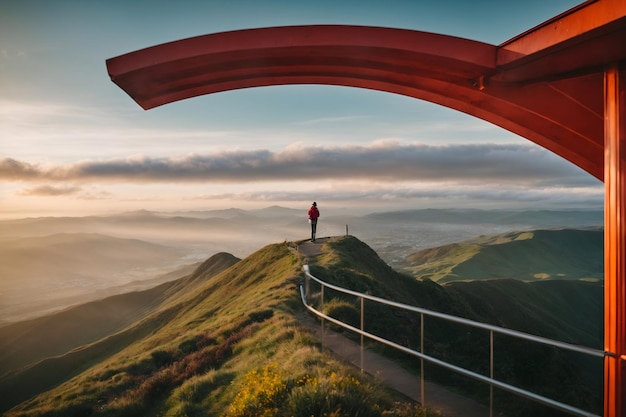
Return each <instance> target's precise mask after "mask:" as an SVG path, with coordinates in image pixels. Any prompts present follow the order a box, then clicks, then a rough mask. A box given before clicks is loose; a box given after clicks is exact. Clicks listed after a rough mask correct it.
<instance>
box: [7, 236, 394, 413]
mask: <svg viewBox="0 0 626 417" xmlns="http://www.w3.org/2000/svg"><path fill="white" fill-rule="evenodd" d="M300 269H301V263H300V258H299V256H298V255H297V254H296V253H294V252H293V250H292V249H290V248H289V247H288V245H287V244H277V245H269V246H267V247H265V248H263V249H261V250H259V251H258V252H256V253H254V254H253V255H251V256H250V257H248V258H246V259H244V260H242V261H240V262H238V263H237V264H235V265H233V266H232V267H230V268H228V269H227V270H225V271H223V272H222V273H219V274H217V275H216V276H214V277H213V278H211V279H210V280H205V281H202V282H201V283H200V284H199V285H198V286H197V287H196V288H195V289H194V290H193V291H188V292H185V293H181V294H177V295H176V296H175V297H172V298H170V299H168V300H167V301H166V302H164V303H163V304H162V305H161V306H160V307H159V308H158V309H157V310H156V311H155V312H154V313H152V314H150V315H148V316H146V317H145V318H144V319H143V320H141V321H140V322H138V323H137V324H136V325H134V326H131V327H129V328H127V329H126V330H124V331H122V332H120V333H117V334H115V335H113V336H111V337H108V338H106V339H104V340H101V341H99V342H96V343H94V344H91V345H88V346H85V347H83V348H80V349H77V350H75V351H72V352H69V353H67V354H65V355H63V356H60V357H56V358H49V359H47V360H45V361H43V362H41V363H39V364H37V365H35V366H33V367H32V368H30V369H27V370H26V371H25V372H23V373H22V374H18V375H14V376H13V377H12V378H10V379H5V380H4V381H3V382H4V384H3V385H2V386H1V389H2V391H3V392H9V393H10V395H11V396H16V395H17V396H19V395H22V396H23V392H21V391H20V390H23V389H27V386H26V384H27V383H28V381H31V382H33V381H45V380H46V375H47V374H48V373H49V372H53V370H58V369H64V370H65V372H66V374H65V375H62V376H63V378H62V379H63V380H64V382H61V383H60V384H58V385H56V386H54V385H55V383H57V382H58V381H56V382H55V383H51V384H50V386H53V387H52V388H51V389H50V390H49V391H45V387H44V386H43V385H44V384H42V383H40V384H39V385H40V386H39V387H38V389H39V390H40V391H42V393H41V394H40V395H38V396H36V397H34V398H33V399H31V400H29V401H26V402H24V403H22V404H20V405H19V406H17V407H15V408H13V409H12V410H10V411H9V412H8V413H7V414H6V415H7V416H35V415H37V416H40V415H45V416H72V415H76V416H78V415H101V416H109V415H110V416H131V415H133V416H134V415H164V416H170V415H171V416H174V415H190V416H191V415H207V414H208V415H224V414H227V413H230V414H229V415H239V414H237V413H236V412H235V411H236V410H235V411H233V409H231V408H229V407H230V406H231V405H233V407H235V405H236V404H242V403H245V401H244V400H245V398H244V399H242V398H240V396H241V395H242V394H241V393H244V394H245V395H249V396H254V395H257V394H254V393H252V394H251V392H252V391H254V390H255V389H263V384H260V385H259V384H257V382H253V383H252V385H253V387H251V386H246V384H247V383H248V384H250V382H249V374H250V372H262V371H259V370H261V369H262V370H267V369H274V368H273V367H277V368H279V371H277V372H279V375H282V376H284V378H285V379H286V380H287V383H286V385H285V386H289V387H291V388H290V389H292V390H293V391H294V392H296V393H300V395H304V394H303V393H302V392H303V389H304V388H303V387H299V388H300V390H299V391H298V390H296V388H293V385H294V384H298V383H300V384H305V383H303V382H296V381H305V380H308V381H322V380H324V379H325V380H326V381H327V384H330V385H331V386H333V387H335V388H339V389H346V387H348V388H350V387H352V389H353V390H357V391H359V392H362V394H361V395H360V396H358V397H359V401H354V404H352V406H351V407H353V408H352V409H355V408H354V407H356V408H359V407H365V406H367V407H373V404H381V405H382V404H391V397H389V396H388V395H387V394H386V393H384V392H383V391H382V390H380V389H378V388H376V387H375V385H373V384H371V383H368V382H367V378H366V377H365V376H358V377H357V378H359V379H363V381H362V382H354V383H352V382H350V381H357V380H356V379H354V378H355V377H349V378H348V377H346V379H344V377H343V376H341V377H338V376H336V375H351V373H352V372H355V371H353V370H352V368H351V367H347V366H345V365H341V364H340V363H338V362H336V361H335V360H334V359H332V358H330V357H328V356H327V355H325V354H322V353H320V352H319V350H318V347H317V343H318V342H317V341H316V340H315V339H314V338H313V337H312V336H311V334H310V333H309V332H308V331H306V330H304V328H301V327H300V325H299V324H298V322H297V319H296V313H297V312H301V311H302V309H303V307H302V306H301V303H300V300H299V292H298V289H297V283H298V281H299V279H300V274H301V272H300ZM58 374H59V372H57V375H58ZM246 375H248V377H247V376H246ZM311 375H313V376H311ZM355 375H358V373H355ZM303 378H304V379H303ZM307 378H309V379H307ZM310 378H313V379H310ZM246 381H248V382H246ZM328 381H330V382H328ZM49 382H50V381H49ZM316 384H317V382H316ZM257 385H259V386H258V387H257ZM309 385H311V384H309ZM319 385H320V386H321V385H323V384H322V382H320V383H319ZM254 387H256V388H254ZM310 389H316V390H317V389H318V388H317V386H314V387H313V388H310ZM44 391H45V392H44ZM335 391H336V390H335ZM333 392H334V391H333ZM304 393H306V391H305V392H304ZM363 393H365V394H366V395H365V394H363ZM265 394H268V395H270V394H271V393H269V392H268V393H261V394H258V395H261V396H262V395H265ZM309 394H310V393H309ZM245 395H244V396H245ZM272 395H273V394H272ZM311 395H312V394H311ZM353 395H354V393H353ZM348 397H349V396H348ZM295 403H296V405H297V404H300V405H302V404H304V405H305V407H308V405H306V404H312V403H314V402H311V401H308V400H307V401H300V402H298V401H297V398H296V401H295ZM289 404H291V403H289ZM292 406H293V405H292ZM294 407H295V406H294ZM342 407H344V408H343V409H344V410H345V409H346V407H348V408H349V406H348V405H346V404H343V405H342ZM330 411H332V410H330ZM305 412H306V413H308V412H309V411H306V410H305ZM311 413H315V414H316V415H317V411H311ZM241 415H255V414H254V413H250V414H247V412H244V413H243V414H241ZM307 415H308V414H307ZM359 415H372V414H364V413H361V414H359ZM374 415H378V414H374Z"/></svg>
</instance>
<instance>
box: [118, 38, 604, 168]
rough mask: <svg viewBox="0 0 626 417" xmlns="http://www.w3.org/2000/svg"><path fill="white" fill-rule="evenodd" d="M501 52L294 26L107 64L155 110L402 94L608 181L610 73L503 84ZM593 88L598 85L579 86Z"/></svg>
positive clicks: (464, 43) (172, 46) (454, 42)
mask: <svg viewBox="0 0 626 417" xmlns="http://www.w3.org/2000/svg"><path fill="white" fill-rule="evenodd" d="M497 53H498V47H496V46H493V45H488V44H484V43H480V42H475V41H470V40H467V39H461V38H456V37H451V36H444V35H437V34H432V33H425V32H417V31H410V30H400V29H389V28H375V27H361V26H294V27H278V28H265V29H252V30H242V31H234V32H226V33H218V34H213V35H205V36H200V37H196V38H190V39H184V40H181V41H176V42H172V43H167V44H163V45H158V46H154V47H151V48H147V49H143V50H140V51H136V52H132V53H130V54H126V55H123V56H120V57H116V58H112V59H110V60H108V61H107V66H108V71H109V74H110V76H111V79H112V80H113V81H114V82H115V83H116V84H118V85H119V86H120V87H121V88H122V89H123V90H124V91H126V92H127V93H128V94H129V95H130V96H131V97H132V98H133V99H135V100H136V101H137V102H138V103H139V104H140V105H141V106H142V107H143V108H145V109H149V108H152V107H155V106H159V105H162V104H166V103H170V102H173V101H177V100H182V99H186V98H190V97H195V96H199V95H203V94H210V93H215V92H220V91H227V90H233V89H239V88H248V87H256V86H268V85H285V84H329V85H342V86H352V87H360V88H368V89H375V90H380V91H386V92H391V93H396V94H402V95H406V96H410V97H414V98H418V99H422V100H427V101H430V102H433V103H437V104H441V105H444V106H447V107H450V108H453V109H456V110H459V111H462V112H465V113H468V114H471V115H473V116H476V117H479V118H482V119H484V120H487V121H490V122H492V123H494V124H496V125H498V126H501V127H503V128H505V129H507V130H510V131H512V132H514V133H517V134H519V135H521V136H523V137H526V138H528V139H530V140H532V141H534V142H535V143H538V144H539V145H541V146H544V147H546V148H548V149H550V150H551V151H553V152H555V153H557V154H558V155H561V156H562V157H563V158H565V159H567V160H569V161H571V162H572V163H574V164H576V165H578V166H580V167H582V168H583V169H585V170H586V171H588V172H589V173H591V174H592V175H593V176H595V177H597V178H602V176H603V168H602V167H603V142H602V131H603V130H602V96H601V94H599V93H598V94H596V96H597V97H591V94H589V93H588V92H589V91H594V92H597V91H601V85H602V77H601V76H595V77H594V76H593V75H592V76H583V77H580V78H577V79H574V80H573V81H572V80H569V81H567V82H558V83H557V82H555V83H552V84H546V83H535V84H533V85H525V86H517V85H514V86H511V85H510V83H508V82H501V81H498V80H497V78H496V76H497V75H498V74H499V72H498V71H500V70H499V69H498V68H497V66H496V57H497ZM572 84H574V85H572ZM589 84H597V86H596V87H597V88H593V89H592V90H590V89H587V88H579V85H589ZM572 115H575V118H574V117H573V116H572Z"/></svg>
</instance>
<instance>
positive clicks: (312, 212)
mask: <svg viewBox="0 0 626 417" xmlns="http://www.w3.org/2000/svg"><path fill="white" fill-rule="evenodd" d="M319 216H320V211H319V210H318V209H317V207H315V206H311V208H310V209H309V220H317V218H318V217H319Z"/></svg>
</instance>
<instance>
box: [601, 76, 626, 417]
mask: <svg viewBox="0 0 626 417" xmlns="http://www.w3.org/2000/svg"><path fill="white" fill-rule="evenodd" d="M624 79H626V77H625V78H624ZM624 84H626V83H625V82H621V83H620V71H619V67H618V65H613V66H612V67H610V68H608V69H607V70H606V71H605V75H604V103H605V105H604V120H605V127H604V160H605V162H604V189H605V197H604V286H605V292H604V304H605V305H604V349H605V350H606V351H608V352H611V354H610V355H609V356H607V357H606V358H605V361H604V416H605V417H626V409H625V401H624V394H625V393H626V390H625V389H624V388H625V387H624V385H625V383H624V382H625V381H626V373H625V367H624V363H625V361H626V339H625V338H626V224H624V223H623V221H626V134H625V130H626V89H625V87H624Z"/></svg>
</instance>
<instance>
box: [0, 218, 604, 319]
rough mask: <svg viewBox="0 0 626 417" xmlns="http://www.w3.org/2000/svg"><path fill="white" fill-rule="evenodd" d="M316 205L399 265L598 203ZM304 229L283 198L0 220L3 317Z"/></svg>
mask: <svg viewBox="0 0 626 417" xmlns="http://www.w3.org/2000/svg"><path fill="white" fill-rule="evenodd" d="M321 210H322V217H321V219H320V223H319V225H318V236H341V235H344V234H346V232H348V233H349V234H350V235H353V236H357V237H358V238H359V239H361V240H362V241H364V242H367V244H368V245H370V246H371V247H372V248H373V249H374V250H376V252H377V253H378V254H379V255H380V256H381V257H382V258H383V259H384V260H385V261H386V262H387V263H389V264H390V265H392V266H393V267H395V268H403V267H406V258H407V256H410V255H412V254H413V253H415V252H417V251H419V250H422V249H426V248H433V247H438V246H441V245H445V244H449V243H456V242H460V241H463V240H466V239H470V238H475V237H477V236H480V235H493V234H499V233H505V232H510V231H522V230H533V229H537V228H546V227H555V228H556V227H588V226H602V221H603V213H602V211H601V210H595V211H590V210H555V211H546V210H525V211H514V210H460V209H458V210H457V209H448V210H443V209H424V210H411V211H399V212H387V213H375V214H369V215H365V216H356V215H351V214H349V213H346V211H345V210H337V211H333V210H330V209H329V210H326V209H325V208H324V207H321ZM309 233H310V231H309V225H308V223H307V220H306V208H305V209H304V210H299V209H293V208H286V207H279V206H273V207H267V208H264V209H260V210H242V209H238V208H232V209H227V210H207V211H194V212H173V213H172V212H170V213H162V212H151V211H146V210H139V211H133V212H127V213H119V214H114V215H109V216H87V217H42V218H24V219H16V220H4V221H0V249H1V251H0V261H1V262H0V276H1V277H2V280H0V294H3V296H2V297H0V324H1V323H2V322H5V323H6V322H11V321H15V320H20V319H23V318H28V317H35V316H37V315H41V314H45V313H47V312H50V311H55V310H58V309H59V308H63V307H67V306H69V305H74V304H76V303H78V302H84V301H88V300H95V299H98V298H102V297H104V296H107V295H113V294H119V293H123V292H127V291H130V290H140V289H146V288H150V287H152V286H154V285H157V284H159V283H162V282H166V281H167V280H171V279H173V276H176V274H174V275H169V274H168V273H170V272H172V271H178V270H179V268H186V269H185V270H184V271H185V272H188V271H189V270H190V269H191V268H192V267H193V265H195V264H197V263H198V262H200V261H202V260H204V259H206V258H207V257H208V256H210V255H212V254H215V253H219V252H228V253H232V254H233V255H234V256H237V257H239V258H243V257H246V256H248V255H250V254H251V253H253V252H254V251H255V250H257V249H258V248H259V247H262V246H264V245H267V244H269V243H273V242H282V241H295V240H299V239H304V238H306V237H307V236H308V235H309ZM539 272H541V271H539Z"/></svg>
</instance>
